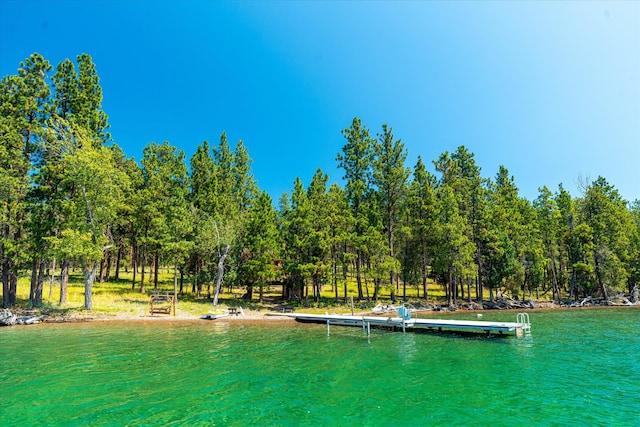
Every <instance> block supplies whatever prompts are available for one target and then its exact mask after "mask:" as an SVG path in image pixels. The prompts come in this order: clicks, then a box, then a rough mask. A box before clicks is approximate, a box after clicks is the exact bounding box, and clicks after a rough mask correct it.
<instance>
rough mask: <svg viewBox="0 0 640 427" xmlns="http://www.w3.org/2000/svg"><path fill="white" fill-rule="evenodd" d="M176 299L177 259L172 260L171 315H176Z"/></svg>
mask: <svg viewBox="0 0 640 427" xmlns="http://www.w3.org/2000/svg"><path fill="white" fill-rule="evenodd" d="M177 301H178V261H177V260H176V261H174V262H173V307H171V310H172V311H173V317H176V302H177Z"/></svg>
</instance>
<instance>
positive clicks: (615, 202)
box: [0, 53, 640, 308]
mask: <svg viewBox="0 0 640 427" xmlns="http://www.w3.org/2000/svg"><path fill="white" fill-rule="evenodd" d="M52 70H53V67H52V66H51V65H50V64H49V63H48V61H46V60H45V59H44V58H43V57H42V56H41V55H39V54H37V53H34V54H32V55H31V56H29V58H27V59H26V60H25V61H24V62H22V63H21V64H20V67H19V68H18V70H17V73H16V74H15V75H9V76H5V77H4V78H2V80H0V260H1V262H0V267H1V272H2V281H3V303H4V305H11V304H13V303H15V295H16V286H17V282H18V280H17V279H18V272H19V271H20V269H24V268H26V267H27V266H33V268H34V275H33V277H34V281H36V279H35V278H36V276H37V274H36V273H37V271H35V269H36V267H35V266H38V265H42V266H43V267H44V266H47V265H48V266H51V264H50V262H51V260H52V259H56V260H58V261H59V263H58V264H57V265H58V266H59V265H61V264H62V265H66V266H68V265H69V262H74V263H75V264H76V265H80V266H81V268H82V269H83V273H84V276H85V299H86V300H85V306H86V307H87V308H91V307H92V305H91V286H92V284H93V280H94V279H95V277H96V271H97V268H98V266H99V265H102V267H104V268H105V269H107V270H108V268H109V267H108V265H109V263H110V262H111V261H112V259H111V256H112V255H113V254H114V253H117V260H115V263H116V264H117V266H116V268H119V267H120V265H126V264H129V265H131V266H132V267H133V266H134V265H136V266H137V265H139V264H142V266H143V268H146V267H150V264H151V262H152V260H153V261H155V264H156V265H155V267H156V270H157V269H158V268H159V267H160V266H161V265H165V264H167V263H171V264H173V265H174V267H176V269H175V270H174V274H175V275H174V284H175V283H176V280H177V275H178V272H180V273H185V274H187V275H189V276H190V277H191V278H193V279H194V280H197V282H198V283H197V284H198V290H199V291H200V289H201V285H202V284H208V283H211V282H212V281H213V280H214V279H215V278H216V274H218V270H217V263H218V260H219V257H220V255H221V249H222V248H224V247H226V245H229V247H230V248H231V249H230V252H229V257H228V259H229V261H228V262H227V264H226V265H225V266H224V277H225V281H226V283H227V284H228V285H230V286H233V285H240V286H243V287H246V288H247V290H248V291H249V293H251V291H252V289H253V287H254V286H258V287H259V288H260V291H261V295H262V291H263V289H264V288H265V286H267V285H269V284H270V283H272V282H274V281H282V282H283V283H286V284H287V285H290V286H291V287H293V288H296V287H297V288H301V287H305V285H307V286H306V287H305V289H306V292H307V296H309V290H308V287H309V285H312V286H313V294H314V297H315V300H316V302H317V303H319V301H320V298H321V296H322V294H323V293H326V292H328V291H325V290H324V289H323V286H325V285H327V284H331V287H332V291H331V292H332V293H333V298H335V299H336V300H337V299H338V297H339V291H340V288H339V285H342V294H343V296H344V299H345V301H346V299H347V296H348V293H349V289H348V288H349V286H348V284H349V285H353V284H354V282H355V286H356V287H357V288H356V292H357V296H358V298H360V299H362V298H364V297H365V292H364V291H365V290H366V294H367V297H369V298H371V297H373V298H378V297H379V296H380V293H381V292H383V291H387V292H389V293H390V294H391V298H392V299H393V298H394V297H395V293H396V292H398V289H399V288H398V287H399V285H400V284H402V285H403V286H404V294H406V286H407V285H409V286H413V287H414V288H415V289H416V290H417V291H418V293H419V292H420V289H422V292H423V297H425V298H428V297H429V294H428V292H429V289H428V288H429V286H428V285H429V284H428V278H435V279H436V280H437V281H438V282H439V283H441V284H443V285H445V286H444V289H443V290H444V292H445V295H446V296H447V298H448V300H449V302H452V303H453V302H455V301H456V298H457V297H458V294H459V293H460V292H463V291H464V289H463V286H462V285H463V284H466V285H467V286H468V287H470V284H471V283H472V282H475V283H476V289H475V295H476V298H477V299H478V300H481V299H483V290H484V289H485V288H486V287H488V288H489V289H490V290H491V292H493V291H494V290H496V289H501V290H506V291H508V292H511V293H512V294H514V295H515V294H519V292H520V290H522V292H523V293H524V294H523V297H524V296H525V295H527V293H528V295H529V297H531V295H532V293H534V292H535V293H536V297H537V296H538V294H539V293H540V292H542V294H543V295H544V294H545V293H546V292H549V291H550V292H551V293H552V294H553V298H554V299H558V300H560V299H562V298H563V297H568V298H570V299H574V298H579V297H581V296H587V295H594V294H600V295H601V296H603V297H604V298H608V297H609V295H610V294H611V293H612V292H615V293H617V292H622V291H631V290H632V289H633V287H634V286H636V285H638V282H639V281H640V249H639V248H640V202H638V201H636V202H635V203H633V204H631V205H629V204H628V203H627V202H626V201H624V200H622V198H621V196H620V194H618V192H617V190H616V189H615V188H614V187H613V186H612V185H610V184H609V183H608V182H607V181H606V180H605V179H604V178H598V179H596V180H595V181H594V182H592V183H589V184H588V185H586V186H585V189H584V190H585V191H584V194H583V195H582V197H580V198H573V197H572V196H571V195H570V194H569V193H568V192H567V191H566V190H565V189H564V188H563V187H562V185H560V187H559V189H558V191H557V192H556V193H552V192H551V191H550V190H549V189H548V188H547V187H542V188H540V190H539V195H538V197H537V198H536V199H535V200H534V201H533V202H529V201H528V200H526V199H524V198H522V197H520V196H519V194H518V188H517V186H516V185H515V181H514V178H513V177H512V176H510V175H509V172H508V170H507V169H506V168H505V167H502V166H501V167H500V168H499V170H498V172H497V174H496V176H495V178H494V179H493V180H489V179H484V178H482V177H481V175H480V172H481V170H480V168H479V166H478V165H476V163H475V159H474V154H473V153H471V152H469V151H468V149H467V148H466V147H464V146H460V147H458V148H457V150H456V151H455V152H453V153H448V152H444V153H442V154H441V155H440V156H439V157H438V159H437V160H436V161H434V162H433V164H434V167H435V172H436V174H437V176H436V175H432V174H431V173H430V172H429V171H427V168H426V166H425V164H424V163H423V161H422V159H421V158H418V161H417V163H416V165H415V167H414V169H413V175H412V177H411V178H410V173H411V171H410V170H408V169H407V168H406V167H405V161H406V158H407V152H406V150H405V148H404V144H403V143H402V141H401V140H400V139H399V138H396V136H395V135H394V134H393V130H392V129H391V127H388V126H387V125H386V124H384V125H382V131H381V133H380V134H378V137H377V139H376V138H372V137H371V135H370V132H369V130H368V128H367V127H366V126H364V124H363V123H362V122H361V120H360V119H359V118H357V117H356V118H354V119H353V121H352V123H351V126H350V127H349V128H346V129H343V130H342V136H343V137H344V140H345V141H344V146H343V147H342V150H341V152H340V153H338V154H337V158H336V160H337V162H338V167H340V168H341V169H342V170H343V172H344V175H343V180H344V185H343V186H341V185H339V184H337V183H334V184H332V185H331V186H330V187H329V188H327V186H328V185H329V177H328V176H327V175H326V174H325V173H324V172H323V171H322V170H321V169H318V170H317V171H316V173H315V174H314V175H313V177H312V179H311V182H310V183H309V185H308V187H306V188H305V186H304V185H303V183H302V181H301V180H300V179H296V181H295V183H294V188H293V190H292V192H291V194H288V193H285V194H284V195H283V197H282V199H281V201H280V206H279V209H278V212H276V211H275V209H274V208H273V206H272V201H271V198H270V197H269V196H268V195H267V194H266V193H264V192H263V191H261V190H260V189H259V188H258V186H257V184H256V181H255V179H254V177H253V175H252V171H251V162H252V161H251V158H250V157H249V152H248V150H247V148H246V147H245V145H244V143H243V142H242V141H241V140H239V141H238V142H237V144H236V145H235V147H234V148H233V149H232V148H231V147H230V144H229V142H228V140H227V136H226V134H225V133H222V134H221V136H220V141H219V143H218V144H217V145H215V146H210V145H209V143H208V142H207V141H204V142H203V143H202V144H201V145H200V146H199V147H198V148H197V150H196V152H195V153H194V154H193V156H192V158H191V159H190V169H188V168H187V165H186V159H185V154H184V152H183V151H182V150H180V149H179V148H177V147H173V146H171V145H170V144H169V143H168V142H165V143H163V144H156V143H151V144H149V145H148V146H147V147H145V149H144V156H143V159H142V160H141V162H140V164H138V163H137V162H136V161H134V160H133V159H130V158H127V156H126V155H125V153H124V152H123V151H122V149H120V147H118V146H117V145H116V144H115V142H113V141H112V140H111V135H110V134H109V133H108V132H107V130H108V129H109V123H108V117H107V115H106V113H105V112H104V111H103V110H102V99H103V94H102V88H101V87H100V79H99V77H98V73H97V70H96V66H95V64H94V63H93V61H92V58H91V57H90V56H89V55H87V54H81V55H79V56H77V57H76V62H75V63H74V62H72V61H71V60H68V59H67V60H64V61H62V62H61V63H60V64H58V65H57V67H56V68H55V71H54V72H53V75H52V76H50V73H51V71H52ZM49 78H50V79H51V87H50V86H49V83H48V79H49ZM280 266H282V267H283V269H282V270H281V269H280ZM137 271H138V270H137V269H134V272H136V273H137ZM154 274H155V272H154ZM107 276H108V273H107ZM155 278H156V280H157V275H156V276H155ZM143 280H144V276H143ZM132 281H133V282H135V273H134V275H133V278H132ZM371 283H373V286H374V292H373V295H369V292H368V290H369V287H368V286H370V284H371ZM134 284H135V283H134ZM32 286H33V284H32ZM141 288H142V286H141ZM433 291H434V289H433V287H432V289H431V290H430V292H432V293H433ZM469 292H470V290H469ZM31 294H34V293H33V292H31ZM468 296H469V297H470V295H468ZM325 297H326V296H325ZM61 299H62V298H61ZM306 302H307V303H308V301H306Z"/></svg>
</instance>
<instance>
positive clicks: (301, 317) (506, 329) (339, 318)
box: [281, 313, 531, 337]
mask: <svg viewBox="0 0 640 427" xmlns="http://www.w3.org/2000/svg"><path fill="white" fill-rule="evenodd" d="M522 314H526V313H519V314H518V317H517V320H518V321H517V322H488V321H480V320H449V319H411V318H403V317H399V316H395V317H383V316H349V315H341V314H309V313H286V314H284V313H283V314H281V315H282V316H287V317H291V318H294V319H295V320H297V321H299V322H307V323H324V324H326V325H327V328H328V327H329V325H340V326H358V327H362V328H363V329H365V328H366V329H367V331H368V330H369V329H370V328H371V327H372V326H373V327H379V328H401V329H402V330H403V331H406V330H407V329H427V330H436V331H443V330H449V331H468V332H485V333H487V334H491V333H492V332H497V333H499V334H503V333H515V334H516V336H518V337H521V336H523V335H524V334H526V333H530V331H531V324H530V323H529V319H528V317H529V316H528V315H527V316H521V315H522Z"/></svg>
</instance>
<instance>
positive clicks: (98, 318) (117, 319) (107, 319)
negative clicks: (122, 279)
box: [0, 304, 640, 326]
mask: <svg viewBox="0 0 640 427" xmlns="http://www.w3.org/2000/svg"><path fill="white" fill-rule="evenodd" d="M606 308H631V309H633V308H637V309H638V308H640V304H635V305H590V306H585V307H570V306H562V305H555V304H544V305H541V306H537V307H534V308H511V309H501V310H500V309H471V310H470V309H457V310H443V311H437V310H419V316H431V315H438V316H441V315H445V316H456V315H460V314H461V313H476V314H477V313H485V314H488V313H497V312H502V313H504V314H505V315H508V314H507V313H513V314H514V315H515V313H518V312H526V313H535V312H545V311H556V310H565V311H572V310H576V309H578V310H584V309H587V310H589V309H606ZM298 312H299V313H302V312H304V309H300V310H299V311H298ZM391 313H393V311H390V312H385V313H373V312H372V311H371V310H369V311H364V312H363V311H360V312H357V313H355V314H356V315H366V316H381V317H382V316H390V315H391ZM13 314H15V315H16V316H17V317H18V319H22V320H23V321H22V322H19V323H17V324H16V326H22V325H30V324H68V323H113V324H124V323H146V324H150V325H151V324H155V325H162V324H169V323H181V324H196V323H198V324H206V323H209V322H210V323H214V324H225V325H238V326H271V325H274V326H275V325H283V324H285V323H288V324H289V325H291V324H295V323H296V320H295V319H293V318H291V317H289V316H285V315H282V313H279V312H275V311H267V310H245V314H244V315H237V316H236V315H231V316H228V317H223V318H219V319H214V320H207V319H202V318H200V316H197V315H193V314H191V313H180V312H178V313H177V315H176V316H172V315H148V314H147V315H141V316H136V315H131V314H122V313H115V314H110V315H109V314H95V315H90V314H88V313H87V314H72V315H67V316H65V315H62V316H60V315H48V314H46V313H45V314H42V313H40V314H37V315H36V314H35V313H34V310H24V309H18V310H15V311H13ZM25 320H30V321H25ZM0 326H2V325H0ZM12 326H13V325H12Z"/></svg>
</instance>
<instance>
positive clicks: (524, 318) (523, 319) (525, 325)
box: [516, 313, 531, 335]
mask: <svg viewBox="0 0 640 427" xmlns="http://www.w3.org/2000/svg"><path fill="white" fill-rule="evenodd" d="M516 323H518V324H519V325H521V327H522V332H523V333H524V334H525V335H531V321H530V320H529V313H518V314H517V315H516Z"/></svg>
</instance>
